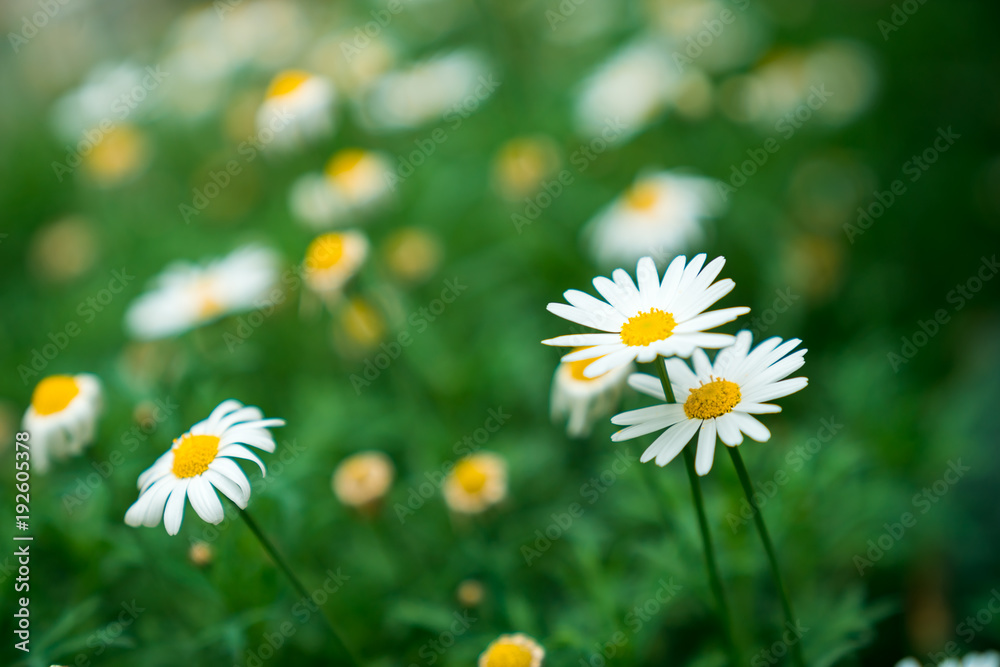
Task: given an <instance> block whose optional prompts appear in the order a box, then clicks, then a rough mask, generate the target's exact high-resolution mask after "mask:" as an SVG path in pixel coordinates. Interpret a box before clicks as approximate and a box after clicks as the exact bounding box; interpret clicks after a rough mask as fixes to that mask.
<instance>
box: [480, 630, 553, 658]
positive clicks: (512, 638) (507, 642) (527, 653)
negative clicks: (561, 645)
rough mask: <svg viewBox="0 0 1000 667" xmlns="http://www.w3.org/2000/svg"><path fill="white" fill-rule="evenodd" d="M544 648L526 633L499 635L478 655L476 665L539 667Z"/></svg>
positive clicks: (543, 656) (543, 655)
mask: <svg viewBox="0 0 1000 667" xmlns="http://www.w3.org/2000/svg"><path fill="white" fill-rule="evenodd" d="M544 659H545V649H544V648H542V646H541V644H539V643H538V642H536V641H535V640H534V639H532V638H531V637H529V636H528V635H526V634H524V633H522V632H517V633H515V634H512V635H500V636H499V637H497V638H496V639H494V640H493V641H492V642H490V645H489V646H487V647H486V650H485V651H483V652H482V653H481V654H480V655H479V662H478V667H540V666H541V664H542V661H543V660H544Z"/></svg>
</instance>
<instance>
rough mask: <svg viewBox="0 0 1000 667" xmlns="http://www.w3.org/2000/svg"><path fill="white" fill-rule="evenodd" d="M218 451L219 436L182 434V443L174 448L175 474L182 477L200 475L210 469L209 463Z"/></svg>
mask: <svg viewBox="0 0 1000 667" xmlns="http://www.w3.org/2000/svg"><path fill="white" fill-rule="evenodd" d="M218 453H219V438H218V437H216V436H214V435H191V434H190V433H185V434H184V435H182V436H181V444H179V445H178V446H177V447H176V448H175V449H174V466H173V471H174V475H175V476H176V477H181V478H183V477H195V476H197V475H200V474H201V473H203V472H205V471H206V470H208V464H209V463H211V462H212V461H214V460H215V457H216V455H217V454H218Z"/></svg>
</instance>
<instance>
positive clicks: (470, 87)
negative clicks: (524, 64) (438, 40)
mask: <svg viewBox="0 0 1000 667" xmlns="http://www.w3.org/2000/svg"><path fill="white" fill-rule="evenodd" d="M488 74H489V73H488V71H487V65H486V58H485V57H484V56H483V55H482V54H480V53H478V52H476V51H471V50H463V51H454V52H452V53H447V54H443V55H438V56H435V57H433V58H431V59H429V60H425V61H423V62H418V63H414V64H412V65H410V66H408V67H407V68H406V69H402V70H397V71H393V72H389V73H387V74H384V75H382V76H381V77H379V78H378V80H377V81H375V83H374V84H372V87H371V90H370V91H369V92H368V95H367V105H366V109H367V115H368V120H369V121H370V122H371V124H372V125H374V126H375V127H376V128H381V129H388V130H397V129H405V128H412V127H417V126H419V125H423V124H424V123H427V122H430V121H440V120H442V119H444V120H446V121H449V122H451V121H452V120H453V118H454V119H461V118H464V117H465V116H467V115H468V113H471V112H472V111H473V110H474V109H475V108H477V107H478V106H479V104H481V103H482V102H483V101H485V100H486V99H487V98H488V97H489V96H490V95H491V94H492V93H493V91H494V89H495V88H496V86H497V85H499V84H498V83H497V82H495V81H494V80H493V79H492V77H490V76H488ZM466 103H467V104H466ZM463 105H465V106H463Z"/></svg>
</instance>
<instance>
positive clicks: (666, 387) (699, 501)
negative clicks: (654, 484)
mask: <svg viewBox="0 0 1000 667" xmlns="http://www.w3.org/2000/svg"><path fill="white" fill-rule="evenodd" d="M653 365H654V366H656V371H657V373H658V374H659V376H660V384H661V385H662V386H663V393H664V395H665V396H666V399H667V403H676V402H677V399H676V398H675V397H674V390H673V387H671V386H670V377H669V376H668V375H667V365H666V359H663V358H662V357H657V358H656V359H655V360H654V361H653ZM684 464H685V467H686V468H687V472H688V479H689V480H690V481H691V497H692V499H693V500H694V508H695V513H696V514H697V515H698V529H699V530H700V532H701V544H702V547H703V548H704V551H705V569H707V570H708V582H709V585H710V587H711V588H712V593H713V594H714V595H715V602H716V605H717V606H718V613H719V620H720V621H721V622H722V629H723V632H724V633H725V635H726V643H727V644H728V648H729V659H730V660H731V661H732V664H733V667H739V665H741V664H742V661H741V659H740V652H739V649H738V648H737V646H736V636H735V635H734V634H733V622H732V617H731V615H730V613H729V604H728V603H727V602H726V593H725V591H724V590H723V588H722V578H721V577H720V576H719V565H718V563H717V562H716V560H715V548H714V547H713V546H712V534H711V533H710V532H709V530H708V517H707V516H706V514H705V501H704V499H703V498H702V495H701V480H700V479H699V478H698V473H697V472H696V471H695V469H694V454H692V453H691V448H690V447H685V448H684Z"/></svg>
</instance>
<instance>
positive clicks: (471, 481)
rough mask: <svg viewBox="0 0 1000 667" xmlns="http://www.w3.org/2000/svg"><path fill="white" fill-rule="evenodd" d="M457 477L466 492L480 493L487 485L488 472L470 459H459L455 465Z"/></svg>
mask: <svg viewBox="0 0 1000 667" xmlns="http://www.w3.org/2000/svg"><path fill="white" fill-rule="evenodd" d="M455 479H456V480H458V485H459V486H461V487H462V489H464V490H465V492H466V493H479V492H480V491H482V490H483V487H485V486H486V473H485V472H483V470H482V468H480V467H479V466H477V465H476V463H475V461H470V460H468V459H466V460H464V461H459V462H458V464H457V465H456V466H455Z"/></svg>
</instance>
